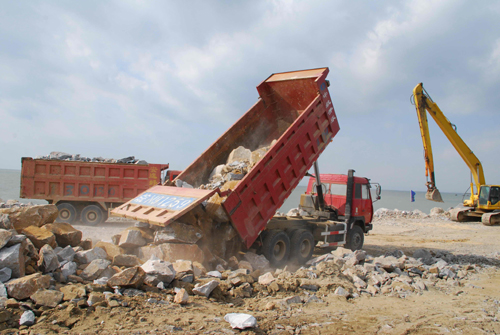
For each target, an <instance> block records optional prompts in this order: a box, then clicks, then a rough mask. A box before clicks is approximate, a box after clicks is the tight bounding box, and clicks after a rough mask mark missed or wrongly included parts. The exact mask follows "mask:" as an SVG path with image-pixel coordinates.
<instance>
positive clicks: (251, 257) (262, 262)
mask: <svg viewBox="0 0 500 335" xmlns="http://www.w3.org/2000/svg"><path fill="white" fill-rule="evenodd" d="M243 258H244V259H245V260H246V261H248V262H249V263H250V264H251V265H252V268H253V269H254V270H265V269H268V268H269V261H268V260H267V258H266V256H264V255H257V254H255V253H253V252H247V253H246V254H245V255H243Z"/></svg>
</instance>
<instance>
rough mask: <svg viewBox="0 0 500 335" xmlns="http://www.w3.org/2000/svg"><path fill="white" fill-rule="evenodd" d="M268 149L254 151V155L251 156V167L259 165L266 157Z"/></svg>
mask: <svg viewBox="0 0 500 335" xmlns="http://www.w3.org/2000/svg"><path fill="white" fill-rule="evenodd" d="M268 149H269V147H265V148H260V149H257V150H254V151H252V154H251V156H250V165H252V166H253V165H255V164H257V163H258V162H259V161H260V160H261V159H262V157H264V155H265V154H266V152H267V151H268Z"/></svg>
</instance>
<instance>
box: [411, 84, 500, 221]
mask: <svg viewBox="0 0 500 335" xmlns="http://www.w3.org/2000/svg"><path fill="white" fill-rule="evenodd" d="M413 99H414V101H415V108H416V110H417V115H418V122H419V125H420V134H421V135H422V142H423V144H424V152H425V154H424V155H425V156H424V157H425V175H426V177H427V184H426V185H427V193H426V194H425V198H426V199H427V200H431V201H438V202H443V199H442V197H441V193H440V192H439V191H438V189H437V188H436V179H435V176H434V161H433V158H432V147H431V138H430V135H429V124H428V122H427V113H426V111H427V112H429V114H430V115H431V116H432V118H433V119H434V121H436V123H437V125H438V126H439V128H441V130H442V131H443V133H444V134H445V135H446V137H447V138H448V140H449V141H450V142H451V144H452V145H453V147H454V148H455V150H457V152H458V153H459V154H460V157H462V159H463V160H464V162H465V164H467V166H468V167H469V169H470V172H471V174H472V178H471V179H474V182H472V180H471V184H470V191H471V192H470V193H471V194H470V199H466V200H464V206H465V207H464V208H455V209H453V210H452V211H451V219H452V220H454V221H459V222H462V221H477V220H478V219H480V220H481V222H482V223H483V224H484V225H487V226H491V225H494V224H497V223H500V186H499V185H486V182H485V179H484V172H483V166H482V165H481V162H480V161H479V159H478V158H477V157H476V155H474V153H473V152H472V150H471V149H470V148H469V147H468V146H467V144H465V142H464V141H463V140H462V138H460V136H459V135H458V133H457V131H456V126H455V125H454V124H452V123H451V122H450V121H449V120H448V119H447V118H446V116H444V114H443V112H442V111H441V110H440V109H439V107H438V105H437V104H436V103H435V102H434V101H432V99H431V97H430V96H429V94H428V93H427V92H426V91H425V89H424V86H423V84H422V83H420V84H418V85H417V86H415V88H414V89H413ZM429 179H430V180H429ZM474 184H475V185H474ZM474 186H475V190H474Z"/></svg>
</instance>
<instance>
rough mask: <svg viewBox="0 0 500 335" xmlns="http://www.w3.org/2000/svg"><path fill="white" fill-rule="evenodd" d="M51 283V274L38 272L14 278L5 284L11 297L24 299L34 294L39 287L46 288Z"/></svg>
mask: <svg viewBox="0 0 500 335" xmlns="http://www.w3.org/2000/svg"><path fill="white" fill-rule="evenodd" d="M49 285H50V276H49V275H42V274H41V273H39V272H37V273H34V274H32V275H29V276H24V277H21V278H18V279H13V280H11V281H9V282H8V283H6V284H5V286H6V287H7V293H8V294H9V296H10V297H12V298H14V299H17V300H23V299H26V298H28V297H30V296H31V295H33V294H34V293H35V292H36V291H38V290H39V289H46V288H48V287H49Z"/></svg>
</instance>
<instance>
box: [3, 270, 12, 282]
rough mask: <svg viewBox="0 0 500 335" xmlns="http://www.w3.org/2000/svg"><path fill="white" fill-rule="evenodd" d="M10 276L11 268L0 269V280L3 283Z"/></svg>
mask: <svg viewBox="0 0 500 335" xmlns="http://www.w3.org/2000/svg"><path fill="white" fill-rule="evenodd" d="M11 277H12V270H11V269H10V268H7V267H5V268H2V269H0V282H2V283H5V282H6V281H8V280H9V279H10V278H11Z"/></svg>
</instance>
